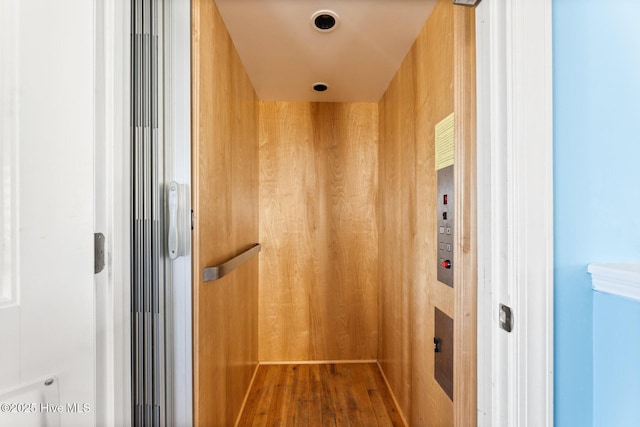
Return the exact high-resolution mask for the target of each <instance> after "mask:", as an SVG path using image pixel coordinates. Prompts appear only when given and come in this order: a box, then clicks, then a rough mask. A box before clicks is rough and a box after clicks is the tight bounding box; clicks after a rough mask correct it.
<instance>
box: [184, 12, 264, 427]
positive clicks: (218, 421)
mask: <svg viewBox="0 0 640 427" xmlns="http://www.w3.org/2000/svg"><path fill="white" fill-rule="evenodd" d="M192 52H193V54H192V61H193V62H192V73H193V74H192V109H193V114H192V138H193V139H192V156H193V157H192V170H193V172H192V174H193V176H192V183H193V193H192V200H193V207H194V213H195V215H194V226H195V227H194V233H193V367H194V424H195V425H202V426H230V425H233V424H234V422H235V421H236V418H237V417H238V415H239V412H240V408H241V406H242V403H243V399H244V397H245V394H246V392H247V389H248V387H249V383H250V381H251V378H252V375H253V373H254V370H255V368H256V366H257V360H258V323H257V320H258V319H257V315H258V260H257V259H253V260H251V261H249V262H248V263H247V264H245V265H243V266H242V267H241V268H239V269H237V270H235V271H234V272H233V273H231V274H230V275H228V276H226V277H224V278H222V279H220V280H218V281H214V282H208V283H204V282H203V281H202V274H203V273H202V272H203V269H204V268H205V267H209V266H213V265H217V264H220V263H221V262H224V261H226V260H227V259H229V258H231V257H233V256H235V255H237V254H239V253H240V252H242V251H243V250H245V249H247V248H248V247H250V246H251V245H252V244H254V243H256V242H258V101H257V98H256V95H255V93H254V90H253V87H252V85H251V83H250V81H249V79H248V77H247V76H246V73H245V71H244V69H243V66H242V63H241V62H240V59H239V57H238V55H237V53H236V51H235V49H234V47H233V44H232V42H231V39H230V37H229V35H228V33H227V31H226V28H225V26H224V24H223V21H222V19H221V17H220V15H219V13H218V10H217V8H216V6H215V3H214V2H213V1H211V0H195V1H193V2H192Z"/></svg>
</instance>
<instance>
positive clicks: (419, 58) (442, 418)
mask: <svg viewBox="0 0 640 427" xmlns="http://www.w3.org/2000/svg"><path fill="white" fill-rule="evenodd" d="M456 9H463V10H466V11H469V10H470V11H471V12H467V13H471V14H473V9H466V8H461V7H454V6H453V5H452V4H451V2H450V1H448V0H441V1H439V2H438V4H437V5H436V7H435V9H434V11H433V13H432V15H431V16H430V18H429V20H428V21H427V23H426V25H425V27H424V28H423V30H422V32H421V33H420V35H419V36H418V38H417V40H416V42H415V44H414V46H413V47H412V49H411V51H410V52H409V54H408V55H407V58H406V59H405V61H404V62H403V64H402V65H401V67H400V69H399V70H398V73H397V74H396V76H395V77H394V79H393V81H392V82H391V84H390V86H389V88H388V89H387V91H386V92H385V95H384V96H383V98H382V99H381V101H380V103H379V129H380V132H379V138H380V140H379V156H378V157H379V165H380V175H379V182H380V184H379V187H380V196H379V217H378V221H379V226H378V228H379V232H380V235H379V254H380V258H379V266H380V267H379V277H380V282H379V283H380V285H379V295H380V297H379V348H378V359H379V363H380V366H381V368H382V369H383V372H384V374H385V376H386V378H387V380H388V382H389V384H390V388H391V390H392V391H393V393H394V395H395V397H396V399H397V400H398V403H399V405H400V409H401V411H402V413H403V416H404V417H405V418H406V421H407V424H409V425H412V426H449V425H454V412H455V413H456V414H457V413H458V409H457V407H458V405H459V403H458V402H462V401H464V402H466V403H464V405H467V404H468V403H469V402H470V399H472V398H473V399H475V391H474V392H473V394H471V390H470V388H471V387H475V381H474V378H475V371H473V372H472V371H471V369H470V363H471V362H470V361H469V359H468V357H471V348H472V347H473V348H475V337H474V338H473V340H472V341H470V342H469V343H468V344H465V345H461V343H460V340H461V339H463V338H461V335H460V334H461V333H466V334H467V335H464V337H465V338H469V337H470V335H469V334H470V331H471V330H474V331H475V322H476V318H475V316H473V315H470V314H472V313H470V312H469V307H470V304H475V300H474V301H473V302H472V301H471V300H472V298H471V296H472V295H471V293H470V292H469V291H468V287H469V286H475V285H474V283H475V282H474V281H473V280H471V276H470V275H465V276H464V277H462V276H460V277H457V278H456V279H455V280H456V283H461V284H462V285H460V286H458V285H456V288H455V289H452V288H450V287H448V286H445V285H444V284H442V283H440V282H438V280H437V270H436V257H437V242H438V241H437V227H436V224H437V222H436V221H437V217H436V215H437V211H436V197H437V187H436V186H437V182H436V171H435V125H436V123H438V122H439V121H440V120H442V119H443V118H445V117H446V116H448V115H449V114H451V112H453V111H455V112H456V115H458V114H463V116H462V117H464V119H462V120H458V118H456V133H457V134H456V173H457V175H456V196H457V199H456V200H457V202H456V203H458V204H457V207H458V208H457V209H456V221H457V222H456V227H457V228H456V230H458V234H457V236H458V238H457V239H458V240H457V241H456V245H457V246H456V250H457V251H458V252H456V255H455V256H456V258H455V259H457V260H461V261H458V262H457V265H458V266H459V267H458V268H457V269H456V271H457V272H458V271H462V270H464V271H465V272H469V273H470V272H471V270H472V269H473V268H475V266H476V264H475V261H474V256H475V252H474V250H471V248H470V246H468V245H469V243H468V242H466V240H465V238H463V237H462V236H466V238H467V239H472V233H475V231H473V230H471V229H470V228H469V227H468V224H469V223H468V222H466V223H460V222H463V218H466V220H465V221H469V219H470V216H473V215H475V212H474V211H473V205H472V204H470V203H464V200H463V201H461V200H460V199H461V198H463V199H464V198H465V197H469V198H470V197H474V194H475V192H474V188H475V187H473V185H474V182H475V181H474V179H475V168H474V167H470V165H469V164H468V163H465V162H463V161H462V158H463V157H464V158H465V159H467V160H470V159H471V157H469V156H473V155H474V153H475V151H472V149H473V147H471V145H472V144H475V139H474V138H472V137H471V134H470V133H469V132H470V130H469V128H468V126H470V121H469V120H471V118H470V117H471V116H470V113H469V111H462V110H458V109H454V104H455V105H458V104H456V102H457V101H455V100H456V99H457V95H456V91H459V90H461V89H460V86H456V85H454V81H457V80H456V79H455V77H454V65H455V64H458V61H459V60H458V59H456V56H458V55H460V54H461V52H462V51H461V50H459V49H457V50H456V49H454V39H456V37H460V35H459V34H457V32H460V31H463V29H461V28H460V25H459V23H458V25H457V26H455V27H454V16H457V15H456V14H457V13H458V12H457V11H456ZM466 19H467V21H465V22H464V24H463V25H467V26H468V25H469V22H468V17H467V18H466ZM456 22H457V21H456ZM470 31H471V32H470ZM472 31H473V30H472V29H469V28H468V27H466V28H465V29H464V32H465V37H467V38H466V39H465V40H466V42H467V43H469V42H470V41H469V39H468V37H469V36H470V35H471V34H472ZM456 40H457V39H456ZM465 65H466V66H471V65H472V64H471V63H469V62H465ZM456 66H457V65H456ZM466 73H467V74H469V73H470V74H471V75H474V76H475V68H471V69H469V70H466ZM467 77H468V76H466V75H465V78H467ZM466 90H468V91H469V92H468V93H467V97H466V98H465V101H464V102H466V103H467V104H468V105H471V104H473V105H475V92H473V93H472V92H471V91H470V88H469V87H468V86H466ZM472 95H473V97H472ZM473 120H475V117H473ZM462 127H464V132H463V131H462V130H461V129H460V128H462ZM460 135H466V136H465V137H464V138H465V141H466V142H465V143H464V144H462V143H460V142H459V140H458V138H460ZM461 156H462V157H461ZM463 187H464V190H463ZM460 213H462V214H460ZM465 242H466V243H465ZM463 247H468V248H469V250H467V249H465V250H464V254H463V253H461V251H462V248H463ZM465 254H466V255H465ZM459 257H462V258H459ZM463 264H464V266H463ZM456 274H459V273H456ZM458 280H460V281H458ZM461 289H467V291H466V292H465V294H464V296H463V297H459V293H460V292H462V291H461ZM463 302H464V307H465V310H466V311H465V310H462V306H463ZM435 307H438V308H439V309H440V310H442V311H443V312H444V313H446V314H447V315H448V316H450V317H452V318H453V319H454V320H455V327H456V328H457V329H456V330H455V338H456V347H455V349H454V352H455V357H454V361H455V362H454V363H457V364H456V365H455V366H454V376H455V377H454V390H455V392H456V394H455V395H454V401H453V402H452V401H451V400H450V399H449V397H448V396H447V395H446V393H445V392H444V391H443V390H442V388H441V387H440V386H439V384H438V383H437V382H436V381H435V379H434V353H433V336H434V335H433V334H434V321H433V319H434V312H435ZM458 320H460V322H458ZM460 324H464V326H460ZM458 328H463V329H464V331H462V330H461V329H458ZM459 350H462V351H464V353H462V352H459ZM472 357H473V363H474V364H475V353H474V354H473V356H472ZM463 364H466V365H465V366H466V369H464V370H463V368H462V367H461V366H462V365H463ZM474 366H475V365H474ZM461 370H462V371H461ZM460 372H463V373H464V374H463V375H469V378H470V384H471V385H469V386H464V387H463V386H461V384H460V383H459V382H464V381H465V379H464V377H462V376H459V375H460ZM456 380H457V381H459V382H457V381H456ZM464 393H466V394H465V396H464V398H463V396H462V394H464ZM454 402H455V403H454ZM474 405H475V403H474ZM454 407H455V408H456V409H455V410H454ZM474 407H475V406H474ZM474 411H475V409H474ZM468 417H469V415H468V414H467V418H464V417H462V416H460V417H458V416H457V415H456V419H455V425H475V418H473V419H472V418H468ZM472 420H473V421H472Z"/></svg>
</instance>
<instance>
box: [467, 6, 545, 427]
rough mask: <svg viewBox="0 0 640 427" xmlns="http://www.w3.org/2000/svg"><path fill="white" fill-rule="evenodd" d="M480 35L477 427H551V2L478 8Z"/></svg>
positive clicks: (478, 55) (478, 71)
mask: <svg viewBox="0 0 640 427" xmlns="http://www.w3.org/2000/svg"><path fill="white" fill-rule="evenodd" d="M476 31H477V33H476V39H477V53H478V54H477V73H478V77H477V78H478V85H477V87H478V89H477V90H478V141H477V143H478V425H479V426H520V425H522V426H524V425H536V426H552V425H553V112H552V109H553V87H552V38H551V35H552V33H551V32H552V20H551V0H541V1H535V2H534V1H530V0H511V1H509V2H503V1H498V0H484V1H483V2H481V3H480V5H479V6H478V8H477V11H476ZM499 303H504V304H506V305H509V306H511V308H512V309H513V312H514V314H515V316H514V317H515V322H514V330H513V332H511V333H507V332H505V331H503V330H501V329H500V328H499V326H498V304H499Z"/></svg>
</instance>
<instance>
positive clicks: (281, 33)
mask: <svg viewBox="0 0 640 427" xmlns="http://www.w3.org/2000/svg"><path fill="white" fill-rule="evenodd" d="M216 3H217V5H218V8H219V9H220V13H221V14H222V17H223V19H224V22H225V24H226V26H227V29H228V30H229V33H230V34H231V38H232V39H233V42H234V44H235V46H236V48H237V50H238V52H239V54H240V58H241V59H242V62H243V64H244V66H245V68H246V70H247V73H248V74H249V78H250V79H251V81H252V83H253V86H254V87H255V89H256V92H257V94H258V97H259V98H260V99H263V100H279V101H330V102H377V101H378V100H379V99H380V97H381V96H382V95H383V93H384V91H385V90H386V88H387V86H388V85H389V82H390V81H391V79H392V78H393V76H394V75H395V73H396V71H397V70H398V68H399V66H400V64H401V63H402V61H403V59H404V58H405V56H406V54H407V53H408V51H409V49H410V48H411V46H412V44H413V42H414V41H415V39H416V38H417V36H418V34H419V32H420V30H421V29H422V27H423V26H424V24H425V22H426V20H427V18H428V17H429V15H430V13H431V11H432V10H433V7H434V5H435V3H436V0H324V1H323V0H216ZM327 9H328V10H331V11H334V12H335V13H336V14H337V15H338V17H339V22H338V25H336V27H335V29H334V30H333V31H331V32H327V33H321V32H319V31H317V30H316V29H315V27H314V26H313V25H312V19H311V17H312V15H313V14H314V12H316V11H318V10H327ZM316 82H324V83H326V84H327V85H328V86H329V89H328V90H327V91H326V92H323V93H318V92H315V91H313V90H312V85H313V84H314V83H316Z"/></svg>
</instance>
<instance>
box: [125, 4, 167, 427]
mask: <svg viewBox="0 0 640 427" xmlns="http://www.w3.org/2000/svg"><path fill="white" fill-rule="evenodd" d="M159 3H160V0H131V7H132V10H131V17H132V22H131V32H132V34H131V73H132V74H131V100H132V101H131V102H132V105H131V112H132V113H131V114H132V128H131V132H132V135H131V141H132V147H131V176H132V186H133V188H132V193H131V197H132V200H131V202H132V207H133V210H132V219H131V220H132V228H131V230H132V236H131V237H132V259H131V262H132V265H131V271H132V277H131V320H132V322H131V329H132V330H131V354H132V360H131V371H132V372H131V375H132V417H133V420H132V422H133V425H134V426H145V427H146V426H164V425H166V420H165V414H166V411H165V407H166V404H165V403H166V397H165V395H166V393H165V360H164V357H165V356H164V355H165V352H164V341H165V338H164V337H165V335H164V313H163V312H164V283H165V277H164V261H163V259H164V254H163V251H164V249H163V235H164V233H163V230H164V226H163V206H164V201H163V191H162V188H163V182H162V176H163V174H162V172H163V171H162V169H163V166H162V165H163V146H162V140H161V132H160V129H161V105H162V103H161V96H162V93H161V85H160V84H159V82H160V81H161V68H160V66H159V65H160V64H161V63H162V62H161V46H160V40H161V38H160V34H159V30H160V28H161V26H160V23H161V22H162V20H161V7H160V6H161V5H160V4H159Z"/></svg>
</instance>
